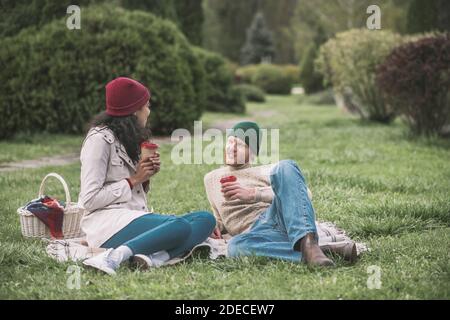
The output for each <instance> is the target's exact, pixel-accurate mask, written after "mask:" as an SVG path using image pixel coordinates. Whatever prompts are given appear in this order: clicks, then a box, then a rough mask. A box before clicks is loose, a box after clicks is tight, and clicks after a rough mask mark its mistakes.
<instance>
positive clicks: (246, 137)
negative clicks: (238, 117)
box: [228, 121, 261, 155]
mask: <svg viewBox="0 0 450 320" xmlns="http://www.w3.org/2000/svg"><path fill="white" fill-rule="evenodd" d="M247 130H250V131H247ZM254 134H256V137H254V136H253V135H254ZM228 136H233V137H237V138H239V139H241V140H242V141H244V142H245V144H246V145H247V146H249V148H250V150H252V152H253V153H255V154H256V155H258V154H259V147H260V145H261V133H260V131H259V126H258V124H256V123H255V122H251V121H243V122H239V123H237V124H235V125H234V126H233V128H232V129H231V130H230V131H229V134H228ZM255 138H256V146H255V143H250V141H251V140H253V141H254V139H255ZM255 148H256V149H255Z"/></svg>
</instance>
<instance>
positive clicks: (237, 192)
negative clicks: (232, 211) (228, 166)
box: [221, 181, 256, 202]
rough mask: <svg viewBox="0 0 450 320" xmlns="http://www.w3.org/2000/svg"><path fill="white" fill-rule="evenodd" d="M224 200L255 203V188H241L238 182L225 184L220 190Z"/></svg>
mask: <svg viewBox="0 0 450 320" xmlns="http://www.w3.org/2000/svg"><path fill="white" fill-rule="evenodd" d="M221 191H222V193H223V195H224V197H225V199H226V200H236V199H239V200H242V201H245V202H251V201H255V193H256V189H255V188H244V187H241V185H240V184H239V182H237V181H235V182H225V183H223V184H222V189H221Z"/></svg>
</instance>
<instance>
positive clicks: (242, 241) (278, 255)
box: [228, 214, 302, 263]
mask: <svg viewBox="0 0 450 320" xmlns="http://www.w3.org/2000/svg"><path fill="white" fill-rule="evenodd" d="M263 215H264V214H263ZM228 256H229V257H232V258H235V257H243V256H260V257H268V258H275V259H281V260H287V261H291V262H295V263H300V262H301V261H302V254H301V252H299V251H294V250H293V249H292V245H291V243H290V241H289V238H288V236H287V234H286V232H283V231H282V230H279V229H278V228H277V226H276V224H275V223H274V222H273V221H271V220H270V219H269V220H267V219H266V217H260V219H259V220H257V222H255V225H254V226H253V227H252V229H251V230H250V231H249V232H247V233H243V234H239V235H236V236H234V237H233V238H231V240H230V242H229V243H228Z"/></svg>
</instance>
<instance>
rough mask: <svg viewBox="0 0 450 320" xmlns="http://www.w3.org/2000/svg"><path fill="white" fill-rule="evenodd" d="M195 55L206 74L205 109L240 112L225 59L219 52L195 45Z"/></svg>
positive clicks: (230, 73) (243, 106)
mask: <svg viewBox="0 0 450 320" xmlns="http://www.w3.org/2000/svg"><path fill="white" fill-rule="evenodd" d="M194 52H195V55H196V56H197V58H198V59H199V61H200V62H201V64H202V66H203V69H204V72H205V76H206V84H205V86H206V87H205V88H206V109H207V110H209V111H220V112H242V111H243V110H245V102H243V103H242V105H240V104H239V103H240V101H241V100H240V99H239V98H238V97H237V94H236V93H234V92H233V90H231V87H232V84H233V74H232V72H231V71H230V69H229V66H228V64H227V61H226V60H225V59H224V58H223V57H222V56H221V55H219V54H217V53H213V52H210V51H206V50H204V49H201V48H198V47H196V48H195V49H194Z"/></svg>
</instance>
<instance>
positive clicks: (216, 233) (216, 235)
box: [209, 227, 222, 239]
mask: <svg viewBox="0 0 450 320" xmlns="http://www.w3.org/2000/svg"><path fill="white" fill-rule="evenodd" d="M209 237H210V238H213V239H222V233H221V232H220V229H219V228H217V227H215V228H214V230H213V232H212V233H211V235H210V236H209Z"/></svg>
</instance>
